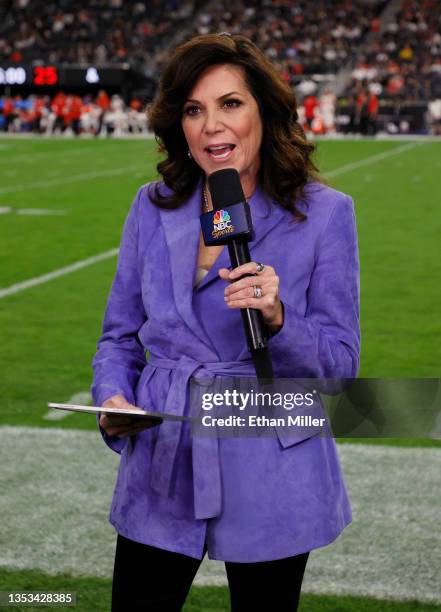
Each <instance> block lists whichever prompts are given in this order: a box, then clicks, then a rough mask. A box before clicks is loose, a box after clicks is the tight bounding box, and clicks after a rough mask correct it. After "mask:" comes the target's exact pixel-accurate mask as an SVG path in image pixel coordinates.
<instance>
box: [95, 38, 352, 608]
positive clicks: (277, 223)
mask: <svg viewBox="0 0 441 612" xmlns="http://www.w3.org/2000/svg"><path fill="white" fill-rule="evenodd" d="M149 120H150V127H151V129H152V130H153V131H154V132H155V134H156V136H157V139H158V140H159V142H160V145H161V150H162V151H163V152H164V153H165V158H164V160H163V161H161V163H159V164H158V171H159V173H160V174H161V176H162V178H163V180H162V181H158V182H156V183H152V184H150V185H146V186H143V187H141V189H140V190H139V192H138V194H137V197H136V198H135V201H134V203H133V205H132V208H131V210H130V212H129V215H128V218H127V221H126V224H125V227H124V232H123V237H122V242H121V249H120V254H119V260H118V267H117V272H116V276H115V280H114V283H113V286H112V289H111V293H110V297H109V301H108V305H107V310H106V313H105V318H104V326H103V335H102V337H101V339H100V341H99V345H98V351H97V354H96V356H95V359H94V369H95V378H94V385H93V395H94V401H95V403H96V405H103V406H116V407H118V408H121V409H124V408H125V407H128V406H130V405H137V406H140V407H143V408H146V409H150V410H155V411H165V412H176V413H179V414H188V413H189V410H190V406H189V399H188V383H189V381H190V379H191V377H196V378H203V377H204V376H205V377H206V376H209V377H213V376H215V377H217V376H252V375H253V367H252V362H251V360H250V354H249V351H248V348H247V346H246V341H245V336H244V332H243V328H242V321H241V316H240V311H239V309H240V308H243V307H252V308H257V309H259V310H261V312H262V314H263V318H264V320H265V322H266V324H267V325H268V327H269V329H270V331H271V338H270V340H269V347H270V351H271V356H272V360H273V365H274V370H275V374H276V376H278V377H291V378H293V377H298V378H302V377H303V378H306V377H324V378H339V377H342V378H351V377H354V376H355V375H356V373H357V369H358V360H359V318H358V256H357V240H356V229H355V221H354V213H353V205H352V201H351V199H350V198H349V197H348V196H345V195H344V194H342V193H340V192H338V191H335V190H333V189H331V188H329V187H327V186H325V185H323V184H321V183H320V182H319V181H318V179H317V177H316V175H315V169H314V165H313V163H312V161H311V154H312V151H313V147H312V145H310V144H309V143H307V142H306V140H305V137H304V134H303V131H302V129H301V127H300V126H299V124H298V123H297V112H296V101H295V97H294V94H293V93H292V92H291V91H290V89H289V88H288V86H287V85H286V84H285V83H284V82H283V81H282V80H281V78H280V77H279V75H278V74H277V72H276V71H275V69H274V68H273V67H272V66H271V64H270V63H269V62H268V61H267V60H266V58H265V57H264V56H263V54H262V53H261V52H260V51H259V50H258V49H257V48H256V47H255V46H254V45H253V44H252V43H251V42H250V41H249V40H248V39H247V38H245V37H242V36H230V35H227V34H219V35H218V34H211V35H207V36H200V37H196V38H193V39H192V40H190V41H189V42H187V43H185V44H183V45H181V46H180V47H178V48H177V49H176V50H175V52H174V54H173V56H172V57H171V59H170V61H169V63H168V66H167V67H166V69H165V71H164V74H163V77H162V80H161V84H160V88H159V92H158V94H157V97H156V99H155V101H154V103H153V105H152V107H151V109H150V119H149ZM225 167H227V168H235V169H236V170H237V171H238V172H239V175H240V179H241V183H242V186H243V189H244V192H245V195H246V197H247V198H248V200H249V204H250V208H251V213H252V217H253V225H254V229H255V239H254V241H253V242H251V243H250V251H251V258H252V262H251V263H249V264H245V265H244V266H241V267H239V268H237V269H236V270H233V271H230V270H229V269H228V266H229V260H228V254H227V252H226V250H225V249H223V248H222V247H205V246H204V244H203V241H202V239H201V238H200V226H199V216H200V214H201V213H202V212H203V211H205V210H210V209H211V207H212V203H211V199H210V193H209V192H208V190H207V186H206V179H207V175H209V174H210V173H211V172H213V171H215V170H218V169H221V168H225ZM259 262H263V265H262V264H260V263H259ZM249 273H251V274H253V275H256V274H257V276H258V282H257V280H256V276H251V277H250V276H247V277H244V278H242V279H241V277H242V276H243V275H244V274H249ZM255 285H258V286H260V287H261V290H262V291H261V293H262V295H261V297H256V295H255V292H254V289H253V286H255ZM147 349H148V351H149V360H148V363H146V358H145V351H146V350H147ZM99 424H100V427H101V432H102V434H103V437H104V439H105V441H106V442H107V444H108V445H109V446H110V447H111V448H112V449H113V450H115V451H116V452H119V453H121V462H120V468H119V473H118V478H117V483H116V488H115V492H114V497H113V502H112V507H111V512H110V521H111V523H112V524H113V525H114V527H115V528H116V530H117V532H118V539H117V550H116V557H115V571H114V581H113V610H123V609H124V610H127V609H131V606H132V607H133V608H134V609H138V608H139V609H141V606H142V605H144V606H145V608H144V609H148V610H166V611H172V610H180V609H181V607H182V605H183V602H184V600H185V597H186V594H187V592H188V590H189V588H190V586H191V582H192V580H193V578H194V575H195V574H196V571H197V568H198V567H199V564H200V561H201V559H202V558H203V555H204V554H205V551H207V550H208V555H209V557H210V558H212V559H220V560H223V561H225V563H226V570H227V576H228V581H229V586H230V596H231V604H232V610H234V611H244V610H277V611H278V612H283V611H285V610H289V611H292V610H295V609H296V608H297V603H298V598H299V593H300V586H301V582H302V577H303V572H304V569H305V565H306V561H307V558H308V554H309V551H311V550H312V549H314V548H317V547H320V546H324V545H326V544H328V543H330V542H331V541H333V540H334V539H335V538H336V537H337V536H338V535H339V534H340V532H341V531H342V530H343V528H344V527H345V526H346V525H347V524H348V523H349V522H350V520H351V511H350V506H349V501H348V498H347V494H346V490H345V485H344V480H343V476H342V473H341V470H340V466H339V461H338V456H337V452H336V447H335V442H334V440H333V439H332V438H330V437H329V436H325V437H323V436H319V435H314V434H316V433H317V431H315V432H314V431H313V430H311V429H309V430H308V431H307V432H306V433H305V434H304V435H303V437H302V438H299V437H296V438H290V437H286V436H285V435H284V433H283V432H282V431H279V430H277V436H274V437H270V438H259V439H253V438H223V439H219V440H215V442H213V440H212V439H210V440H209V441H207V439H204V438H202V437H201V438H197V437H196V436H194V437H192V436H191V432H190V430H189V428H188V427H187V425H183V426H182V425H180V424H179V423H178V424H177V423H174V422H166V421H164V422H163V423H162V424H161V425H159V426H157V427H152V425H153V423H151V422H150V423H145V422H144V421H143V422H140V421H139V420H137V421H132V420H131V419H130V418H128V417H124V416H121V417H119V416H118V417H107V416H104V415H102V416H101V418H100V421H99ZM149 606H150V607H149Z"/></svg>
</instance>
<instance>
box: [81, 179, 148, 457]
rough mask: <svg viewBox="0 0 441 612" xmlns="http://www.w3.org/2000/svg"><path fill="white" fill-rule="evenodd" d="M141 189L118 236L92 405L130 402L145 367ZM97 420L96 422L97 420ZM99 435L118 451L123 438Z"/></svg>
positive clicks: (121, 445)
mask: <svg viewBox="0 0 441 612" xmlns="http://www.w3.org/2000/svg"><path fill="white" fill-rule="evenodd" d="M141 193H142V189H140V190H139V191H138V194H137V196H136V198H135V200H134V202H133V204H132V206H131V208H130V211H129V214H128V216H127V219H126V222H125V224H124V230H123V234H122V239H121V244H120V250H119V255H118V264H117V269H116V274H115V277H114V280H113V284H112V287H111V290H110V295H109V298H108V301H107V307H106V310H105V314H104V320H103V330H102V335H101V337H100V339H99V341H98V347H97V352H96V354H95V357H94V359H93V370H94V377H93V384H92V397H93V401H94V404H95V405H96V406H102V404H103V402H104V401H105V400H106V399H108V398H110V397H111V396H112V395H116V394H121V395H123V396H124V397H125V399H126V400H127V401H128V402H130V403H134V401H135V396H134V389H135V386H136V383H137V381H138V379H139V377H140V375H141V372H142V370H143V368H144V366H145V364H146V356H145V351H144V348H143V346H142V344H141V342H140V340H139V337H138V332H139V330H140V328H141V326H142V325H143V324H144V323H145V321H146V319H147V315H146V312H145V310H144V305H143V301H142V293H141V279H140V274H139V266H138V211H139V206H140V198H141ZM97 420H98V419H97ZM100 431H101V434H102V436H103V438H104V440H105V442H106V443H107V444H108V445H109V446H110V448H111V449H112V450H114V451H116V452H119V453H120V452H121V451H122V449H123V448H124V446H125V444H126V442H127V438H117V437H116V436H108V435H107V434H106V433H105V431H104V430H103V429H102V428H101V427H100Z"/></svg>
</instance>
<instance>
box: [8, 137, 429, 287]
mask: <svg viewBox="0 0 441 612" xmlns="http://www.w3.org/2000/svg"><path fill="white" fill-rule="evenodd" d="M422 144H424V142H421V141H417V142H411V143H407V144H405V145H402V146H400V147H396V148H394V149H391V150H390V151H384V152H383V153H378V154H376V155H372V156H370V157H367V158H365V159H361V160H359V161H356V162H353V163H351V164H346V165H345V166H341V167H340V168H336V169H335V170H331V171H330V172H327V173H326V174H325V176H327V177H333V176H338V175H340V174H344V173H345V172H351V171H352V170H356V169H357V168H361V167H363V166H369V165H370V164H374V163H376V162H378V161H382V160H384V159H387V158H388V157H392V156H393V155H399V154H400V153H404V152H406V151H409V150H410V149H413V148H414V147H417V146H421V145H422ZM134 170H140V168H139V167H134V168H121V169H120V170H119V171H117V170H103V171H102V172H90V173H88V174H78V175H74V176H71V177H65V178H63V179H54V180H52V181H40V182H39V183H33V186H34V187H35V186H40V187H44V186H49V185H48V184H49V183H50V184H51V185H55V184H56V185H61V184H63V182H75V181H76V180H84V181H86V180H90V179H92V178H97V177H98V176H111V175H113V174H115V173H118V174H124V173H125V172H129V171H134ZM30 185H31V184H29V185H27V186H26V187H23V189H28V188H30ZM2 193H5V191H2V190H1V189H0V194H2ZM117 252H118V249H113V250H112V251H107V252H106V253H100V254H98V255H95V256H94V257H89V258H88V259H84V260H82V261H79V262H77V263H76V264H72V265H71V266H66V267H65V268H60V269H59V270H54V272H50V273H49V274H44V275H43V276H38V277H36V278H33V279H32V278H31V279H29V280H27V281H24V282H22V283H17V284H16V285H12V286H11V287H6V288H5V289H0V299H1V298H4V297H7V296H8V295H12V294H15V293H18V292H19V291H24V290H25V289H29V288H30V287H35V286H36V285H41V284H42V283H45V282H47V281H50V280H53V279H54V278H58V277H60V276H63V275H64V274H69V273H70V272H74V271H75V270H79V269H81V268H84V267H86V266H89V265H91V264H93V263H95V262H97V261H101V260H103V259H107V258H108V257H112V256H113V255H116V254H117Z"/></svg>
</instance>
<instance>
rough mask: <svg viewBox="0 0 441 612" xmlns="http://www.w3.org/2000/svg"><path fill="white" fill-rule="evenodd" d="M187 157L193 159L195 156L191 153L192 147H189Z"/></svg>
mask: <svg viewBox="0 0 441 612" xmlns="http://www.w3.org/2000/svg"><path fill="white" fill-rule="evenodd" d="M187 157H188V159H192V157H193V155H192V154H191V151H190V149H188V151H187Z"/></svg>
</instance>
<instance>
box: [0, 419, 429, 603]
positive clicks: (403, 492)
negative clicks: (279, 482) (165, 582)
mask: <svg viewBox="0 0 441 612" xmlns="http://www.w3.org/2000/svg"><path fill="white" fill-rule="evenodd" d="M92 418H93V417H92V416H91V419H92ZM338 450H339V454H340V456H341V459H342V464H343V469H344V472H345V478H346V482H347V485H348V490H349V495H350V498H351V503H352V508H353V522H352V524H351V525H349V527H347V529H345V530H344V532H343V534H342V535H341V536H340V538H338V539H337V541H336V542H334V543H332V544H331V545H330V546H326V547H324V548H320V549H317V550H314V551H312V553H311V556H310V559H309V561H308V565H307V568H306V574H305V581H304V587H303V591H304V592H310V593H331V594H337V595H344V594H345V595H355V596H366V597H376V598H383V599H392V600H406V599H415V600H420V601H426V602H429V601H437V602H441V589H440V583H439V576H438V572H437V569H438V568H439V567H440V566H441V558H440V557H441V532H440V530H439V494H438V492H439V483H440V473H441V449H438V448H396V447H388V446H369V445H363V444H359V445H357V444H344V445H339V447H338ZM118 460H119V456H118V455H117V454H116V453H114V452H112V451H111V450H109V449H108V448H107V446H106V445H105V444H104V442H103V441H102V439H101V436H100V435H99V432H98V429H97V430H96V431H94V432H93V431H79V430H68V429H59V428H55V427H53V428H38V427H35V428H33V427H10V426H4V427H0V461H1V466H2V467H1V473H0V479H1V481H2V483H1V493H2V494H1V495H0V516H2V518H3V520H2V521H1V522H0V542H1V543H2V546H1V548H0V566H1V567H6V568H15V569H35V570H40V571H43V572H47V573H48V574H56V573H64V572H66V573H68V574H72V575H77V576H78V575H80V576H81V575H83V576H104V577H107V578H109V579H110V578H111V576H112V566H113V556H114V549H115V539H116V536H115V533H114V531H113V528H112V527H111V526H110V525H109V524H108V522H107V515H108V511H109V507H110V500H111V495H112V491H113V487H114V483H115V477H116V471H117V467H118ZM293 520H295V508H293ZM196 584H215V585H216V584H226V576H225V570H224V565H223V563H221V562H219V561H210V560H208V559H205V560H204V562H203V563H202V566H201V568H200V570H199V572H198V575H197V577H196Z"/></svg>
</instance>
